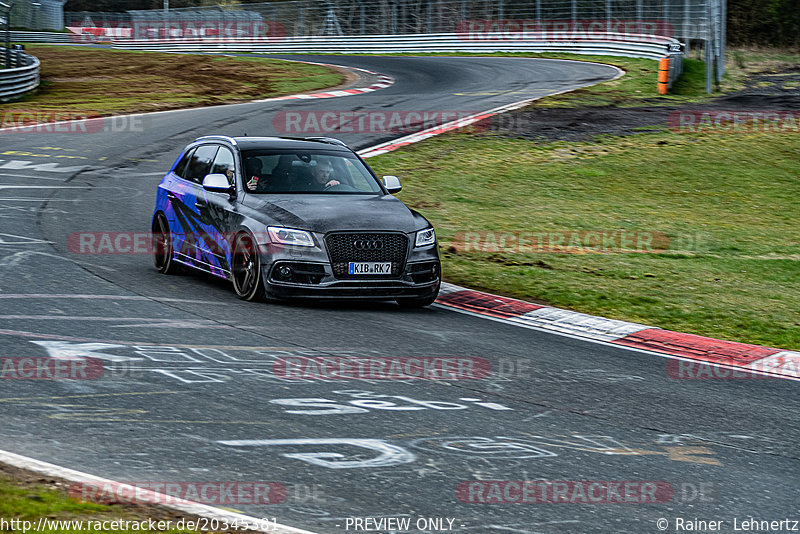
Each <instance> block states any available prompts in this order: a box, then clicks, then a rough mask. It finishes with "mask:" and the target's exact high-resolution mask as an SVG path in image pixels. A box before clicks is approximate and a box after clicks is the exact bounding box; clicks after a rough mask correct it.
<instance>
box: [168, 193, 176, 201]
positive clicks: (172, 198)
mask: <svg viewBox="0 0 800 534" xmlns="http://www.w3.org/2000/svg"><path fill="white" fill-rule="evenodd" d="M167 198H168V199H170V200H178V195H176V194H175V193H167Z"/></svg>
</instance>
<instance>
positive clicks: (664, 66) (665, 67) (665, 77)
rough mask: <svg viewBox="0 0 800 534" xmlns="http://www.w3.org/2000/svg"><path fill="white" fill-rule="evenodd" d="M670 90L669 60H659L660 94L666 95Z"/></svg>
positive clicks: (664, 58) (666, 58)
mask: <svg viewBox="0 0 800 534" xmlns="http://www.w3.org/2000/svg"><path fill="white" fill-rule="evenodd" d="M668 89H669V58H668V57H662V58H661V59H659V60H658V94H660V95H665V94H667V90H668Z"/></svg>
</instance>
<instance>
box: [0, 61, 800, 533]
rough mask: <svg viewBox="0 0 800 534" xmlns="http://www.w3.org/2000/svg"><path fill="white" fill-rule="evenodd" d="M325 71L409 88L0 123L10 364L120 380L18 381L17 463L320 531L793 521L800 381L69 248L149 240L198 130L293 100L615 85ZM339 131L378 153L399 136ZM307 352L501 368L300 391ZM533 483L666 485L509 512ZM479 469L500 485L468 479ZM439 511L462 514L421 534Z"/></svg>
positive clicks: (583, 77) (524, 67)
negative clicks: (167, 485) (475, 361)
mask: <svg viewBox="0 0 800 534" xmlns="http://www.w3.org/2000/svg"><path fill="white" fill-rule="evenodd" d="M303 59H309V60H312V61H323V62H330V63H337V64H347V65H351V66H355V67H360V68H364V69H368V70H373V71H377V72H381V73H384V74H388V75H390V76H392V77H394V78H395V80H396V83H395V84H394V85H393V86H392V87H390V88H387V89H383V90H380V91H376V92H372V93H367V94H363V95H354V96H349V97H344V98H334V99H320V100H292V101H280V102H264V103H251V104H241V105H232V106H223V107H215V108H207V109H200V110H187V111H179V112H170V113H161V114H153V115H147V116H143V117H138V118H135V119H133V118H128V119H120V120H119V121H117V122H116V124H114V123H110V124H111V126H112V128H111V131H105V132H103V131H101V132H97V133H89V134H84V133H30V134H13V135H12V134H3V133H0V160H2V161H0V267H2V268H0V303H2V305H1V306H0V355H1V356H4V357H22V356H31V357H47V356H62V357H63V356H72V357H84V356H86V357H93V358H98V359H100V360H102V362H103V364H104V365H105V366H106V370H105V372H104V374H103V377H102V378H100V379H97V380H2V381H0V388H1V389H0V414H2V426H1V427H0V449H4V450H7V451H11V452H15V453H18V454H24V455H26V456H30V457H33V458H37V459H40V460H44V461H47V462H51V463H56V464H59V465H62V466H66V467H69V468H73V469H77V470H80V471H84V472H88V473H92V474H95V475H99V476H103V477H107V478H111V479H114V480H119V481H125V482H144V481H147V482H152V483H155V482H161V483H163V482H220V481H239V482H244V481H248V482H254V481H255V482H277V483H280V484H282V485H283V486H284V487H285V488H286V496H285V500H283V501H282V502H280V503H276V504H246V503H245V502H241V501H240V502H237V503H233V504H230V503H229V504H226V505H225V506H227V507H228V508H234V509H237V510H240V511H242V512H244V513H247V514H249V515H252V516H255V517H269V518H273V517H274V518H277V520H278V522H280V523H282V524H285V525H290V526H294V527H299V528H303V529H308V530H312V531H315V532H320V533H340V532H345V531H346V527H347V526H348V525H352V523H347V521H348V518H350V519H353V518H362V519H363V518H373V519H377V518H388V517H392V518H410V519H411V524H412V527H411V529H410V531H411V532H420V531H431V532H433V531H440V530H442V529H446V528H450V529H451V530H453V531H458V532H463V533H476V534H478V533H497V534H503V533H533V532H537V533H555V532H578V533H590V532H617V533H641V532H658V531H659V530H658V528H657V523H656V522H657V520H658V519H659V518H666V519H667V520H668V521H669V526H668V531H670V532H674V531H675V529H674V527H675V520H676V518H685V519H687V520H688V519H692V520H693V519H695V518H698V519H704V520H722V521H725V522H726V523H725V527H724V528H722V530H721V531H723V532H730V531H732V530H733V520H734V518H737V519H738V520H739V522H741V521H742V520H745V519H747V516H753V517H755V518H756V519H765V520H780V519H785V518H789V519H791V518H792V514H794V518H795V519H797V512H798V503H800V490H798V484H797V481H798V480H799V479H800V458H799V455H798V443H800V428H799V427H798V424H797V422H798V418H797V413H798V407H799V406H800V396H798V394H797V383H794V382H791V381H788V380H779V379H760V380H754V379H750V380H676V379H673V378H670V377H669V376H668V374H667V372H666V362H667V361H668V360H667V359H664V358H661V357H658V356H656V355H653V354H647V353H643V352H637V351H634V350H626V349H624V348H621V347H612V346H608V345H603V344H598V343H590V342H587V341H581V340H578V339H573V338H569V337H562V336H558V335H554V334H550V333H544V332H539V331H535V330H530V329H525V328H521V327H517V326H513V325H509V324H503V323H500V322H496V321H490V320H486V319H483V318H479V317H473V316H469V315H465V314H461V313H456V312H454V311H451V310H449V309H447V308H444V307H441V306H434V307H431V308H429V309H424V310H415V311H406V310H401V309H399V308H398V307H397V306H396V305H394V304H393V303H375V304H347V305H330V304H329V305H313V304H310V305H301V304H251V303H243V302H241V301H239V300H238V299H236V297H235V295H234V293H233V291H232V289H231V288H230V287H229V285H228V284H227V283H224V282H222V281H219V280H215V279H211V278H210V277H206V276H202V275H191V274H189V275H183V276H164V275H160V274H158V273H157V272H156V270H155V269H154V268H153V266H152V259H151V256H150V255H149V254H147V253H144V254H81V253H80V250H77V251H76V250H75V249H74V247H72V249H71V248H70V247H68V245H67V243H68V239H69V238H70V236H71V235H74V234H76V233H79V232H117V231H119V232H142V233H146V232H147V231H148V230H149V228H150V217H151V214H152V209H153V199H154V192H155V187H156V184H157V183H158V181H159V179H160V176H161V175H163V173H164V172H165V171H166V169H167V168H168V166H169V165H170V164H171V163H172V162H173V160H174V158H175V157H176V156H177V154H178V153H179V151H180V149H181V148H182V147H183V146H184V145H185V144H186V143H188V142H189V141H191V140H192V139H194V138H195V137H198V136H201V135H206V134H211V133H217V134H228V135H241V134H242V133H244V132H247V133H248V134H250V135H266V134H273V133H275V130H274V124H273V119H274V117H275V116H276V113H277V112H279V111H289V110H294V111H302V110H380V109H383V110H406V111H408V110H417V111H419V110H431V111H434V110H471V111H480V110H485V109H490V108H493V107H497V106H500V105H503V104H508V103H512V102H516V101H519V100H523V99H526V98H533V97H535V96H541V95H544V94H547V93H552V92H555V91H562V90H565V89H568V88H571V87H576V86H581V85H586V84H591V83H595V82H598V81H601V80H603V79H607V78H611V77H613V76H615V75H616V71H615V70H614V69H612V68H610V67H605V66H602V65H595V64H582V63H572V62H565V61H547V60H535V59H521V58H497V57H492V58H488V57H487V58H451V57H436V58H433V57H419V58H403V57H387V58H377V57H343V56H335V57H328V58H326V57H312V58H308V57H305V56H304V57H303ZM133 120H136V121H141V122H137V123H135V124H134V123H132V122H127V123H126V122H125V121H133ZM107 124H108V123H107ZM340 137H342V138H343V139H344V140H345V141H346V142H348V143H350V144H351V146H354V147H357V148H365V147H368V146H372V145H374V144H377V143H379V142H381V141H385V140H387V137H386V136H385V135H381V134H371V133H352V134H345V135H342V136H340ZM464 157H465V158H468V157H469V155H468V154H464ZM401 178H402V177H401ZM399 198H401V199H402V198H403V197H402V193H400V195H399ZM521 209H524V207H521ZM444 268H445V271H446V265H445V266H444ZM288 356H317V357H321V356H376V357H397V356H401V357H452V358H483V359H485V360H488V361H489V362H490V363H491V366H492V373H491V374H490V376H489V377H488V378H485V379H475V380H453V381H441V380H437V381H431V380H414V381H392V380H372V381H354V380H342V381H321V380H283V379H281V378H280V377H276V375H275V374H274V373H273V364H274V362H275V360H276V359H278V358H284V357H288ZM298 399H304V400H298ZM309 399H311V400H309ZM322 399H324V400H322ZM309 412H310V413H309ZM315 412H317V413H315ZM525 480H527V481H533V480H536V481H582V482H584V483H585V484H584V486H587V485H589V484H590V483H591V482H593V481H601V482H603V481H605V482H603V483H604V484H606V485H607V482H608V481H629V482H631V483H633V486H635V487H639V488H642V487H646V488H653V487H657V488H659V491H658V492H657V494H656V497H657V498H655V499H650V500H648V499H645V498H643V499H640V500H643V501H645V502H629V503H625V504H621V503H618V502H611V503H599V504H597V503H593V502H588V501H587V499H586V498H581V497H580V496H577V497H574V498H573V499H572V501H573V502H567V503H558V504H552V503H530V504H513V503H509V502H504V503H498V502H497V500H502V499H498V496H499V495H501V494H502V491H501V492H500V493H497V491H496V490H497V488H501V489H502V488H504V487H505V488H507V487H508V486H507V485H505V486H503V485H502V484H495V485H494V486H492V485H491V484H487V483H485V481H525ZM470 481H484V483H483V484H478V485H477V486H475V485H473V486H470V485H469V484H467V485H466V486H464V485H462V486H459V485H460V484H462V483H469V482H470ZM644 483H651V484H653V485H650V486H644V485H643V484H644ZM637 484H638V486H636V485H637ZM464 487H467V488H472V489H471V490H470V491H459V488H462V489H463V488H464ZM572 487H573V486H570V488H572ZM475 488H479V489H477V490H476V489H475ZM480 488H488V489H486V491H483V490H482V489H480ZM492 488H494V490H492ZM492 491H494V493H492ZM620 491H623V490H620ZM492 495H493V497H492ZM570 495H573V493H572V490H570ZM491 498H494V499H495V500H494V501H493V503H481V502H475V501H480V500H481V499H484V500H486V499H489V500H491ZM609 498H610V499H611V500H613V498H611V497H609ZM503 499H505V500H506V501H508V500H513V494H511V493H508V492H506V494H504V496H503ZM632 499H633V500H634V501H635V498H632ZM653 500H656V501H659V502H652V501H653ZM420 518H425V519H444V521H443V523H442V525H443V526H442V527H441V528H440V529H439V530H437V529H436V528H435V527H434V528H432V526H431V525H430V524H429V525H427V526H426V525H424V524H422V523H420V529H419V530H417V529H416V521H417V520H418V519H420ZM446 519H451V520H453V521H452V523H448V521H447V520H446ZM349 530H350V531H353V527H352V526H351V527H350V528H349ZM383 532H388V530H383Z"/></svg>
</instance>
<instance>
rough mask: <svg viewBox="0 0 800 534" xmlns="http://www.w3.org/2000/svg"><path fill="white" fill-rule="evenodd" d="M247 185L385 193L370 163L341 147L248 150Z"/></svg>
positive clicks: (255, 189)
mask: <svg viewBox="0 0 800 534" xmlns="http://www.w3.org/2000/svg"><path fill="white" fill-rule="evenodd" d="M242 156H243V158H244V186H245V190H246V191H248V192H250V193H325V194H328V193H330V194H364V193H382V192H383V191H382V189H381V187H380V185H379V184H378V182H377V180H376V179H375V177H374V176H373V175H372V173H371V172H370V171H369V170H368V169H367V167H366V166H365V165H364V164H363V163H362V162H361V161H360V160H359V159H358V158H357V157H356V156H355V155H354V154H350V153H347V152H341V151H292V150H249V151H244V152H243V154H242Z"/></svg>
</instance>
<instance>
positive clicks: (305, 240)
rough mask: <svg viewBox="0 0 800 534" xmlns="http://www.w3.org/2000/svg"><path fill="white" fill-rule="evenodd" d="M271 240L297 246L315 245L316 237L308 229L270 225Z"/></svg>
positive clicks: (268, 228)
mask: <svg viewBox="0 0 800 534" xmlns="http://www.w3.org/2000/svg"><path fill="white" fill-rule="evenodd" d="M267 231H268V232H269V238H270V241H272V242H273V243H280V244H281V245H295V246H297V247H313V246H314V238H312V237H311V234H309V233H308V232H306V231H303V230H295V229H294V228H281V227H280V226H268V227H267Z"/></svg>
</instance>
